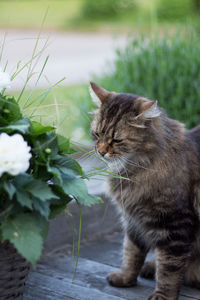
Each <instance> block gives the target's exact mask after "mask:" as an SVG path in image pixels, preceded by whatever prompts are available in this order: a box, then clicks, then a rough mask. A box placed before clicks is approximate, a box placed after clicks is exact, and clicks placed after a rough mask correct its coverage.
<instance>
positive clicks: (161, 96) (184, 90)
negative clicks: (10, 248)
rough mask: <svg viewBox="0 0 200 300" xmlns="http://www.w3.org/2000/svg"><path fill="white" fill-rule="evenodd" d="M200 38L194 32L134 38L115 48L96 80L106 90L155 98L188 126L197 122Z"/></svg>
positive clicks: (199, 97) (199, 86)
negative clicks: (107, 70)
mask: <svg viewBox="0 0 200 300" xmlns="http://www.w3.org/2000/svg"><path fill="white" fill-rule="evenodd" d="M199 53H200V41H199V40H198V39H197V38H195V37H194V36H193V37H192V36H190V37H185V36H184V37H183V38H182V37H181V36H180V35H176V36H174V37H162V38H151V39H149V38H136V39H134V40H132V41H129V43H128V45H127V47H126V48H125V49H124V50H121V51H118V52H117V58H116V60H115V63H114V70H113V71H112V72H111V73H110V74H107V75H104V76H103V77H102V78H101V79H98V82H99V83H100V84H102V85H103V86H104V87H105V88H107V89H109V90H115V91H118V92H130V93H134V94H138V95H142V96H145V97H148V98H151V99H157V100H158V102H159V105H160V106H161V107H163V108H164V109H165V110H166V111H167V113H168V114H169V116H170V117H172V118H175V119H177V120H180V121H182V122H184V123H185V124H186V126H187V127H188V128H190V127H192V126H195V125H196V124H198V123H200V55H199Z"/></svg>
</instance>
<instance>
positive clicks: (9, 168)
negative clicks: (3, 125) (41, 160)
mask: <svg viewBox="0 0 200 300" xmlns="http://www.w3.org/2000/svg"><path fill="white" fill-rule="evenodd" d="M30 150H31V147H29V146H28V144H27V142H26V141H24V138H23V136H22V135H20V134H14V135H12V136H9V135H8V134H6V133H1V134H0V176H1V175H2V174H3V173H4V172H7V173H9V174H11V175H18V174H19V173H23V172H26V171H27V170H28V168H29V165H30V164H29V160H30V158H31V156H32V155H31V153H29V152H30Z"/></svg>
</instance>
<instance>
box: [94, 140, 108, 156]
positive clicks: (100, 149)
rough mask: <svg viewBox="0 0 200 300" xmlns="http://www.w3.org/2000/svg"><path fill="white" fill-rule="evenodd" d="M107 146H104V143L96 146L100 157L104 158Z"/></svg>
mask: <svg viewBox="0 0 200 300" xmlns="http://www.w3.org/2000/svg"><path fill="white" fill-rule="evenodd" d="M107 150H108V149H107V145H106V144H104V143H99V144H98V145H97V151H98V152H99V154H100V155H101V156H104V155H106V153H107Z"/></svg>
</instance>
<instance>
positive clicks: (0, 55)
mask: <svg viewBox="0 0 200 300" xmlns="http://www.w3.org/2000/svg"><path fill="white" fill-rule="evenodd" d="M6 37H7V33H6V32H5V34H4V37H3V43H2V45H1V52H0V63H1V60H2V57H3V51H4V48H5V43H6Z"/></svg>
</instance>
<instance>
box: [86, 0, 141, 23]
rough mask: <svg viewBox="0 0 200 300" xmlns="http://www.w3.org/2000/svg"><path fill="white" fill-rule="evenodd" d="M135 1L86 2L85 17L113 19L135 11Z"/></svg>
mask: <svg viewBox="0 0 200 300" xmlns="http://www.w3.org/2000/svg"><path fill="white" fill-rule="evenodd" d="M134 7H135V0H109V1H108V0H100V1H91V0H84V2H83V8H82V9H83V16H84V17H87V18H91V19H94V18H96V17H112V16H116V15H119V14H120V13H124V12H126V11H129V10H130V9H133V8H134Z"/></svg>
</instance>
